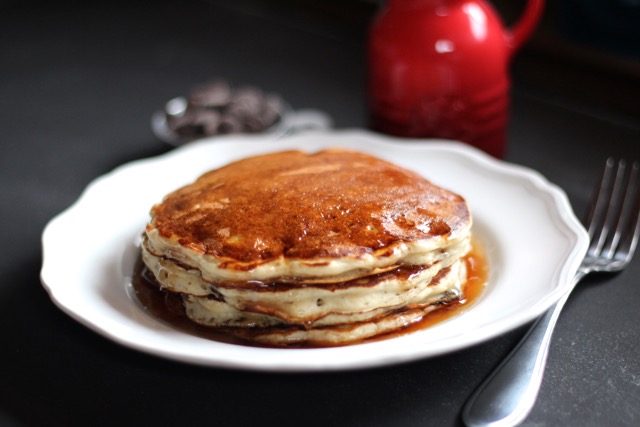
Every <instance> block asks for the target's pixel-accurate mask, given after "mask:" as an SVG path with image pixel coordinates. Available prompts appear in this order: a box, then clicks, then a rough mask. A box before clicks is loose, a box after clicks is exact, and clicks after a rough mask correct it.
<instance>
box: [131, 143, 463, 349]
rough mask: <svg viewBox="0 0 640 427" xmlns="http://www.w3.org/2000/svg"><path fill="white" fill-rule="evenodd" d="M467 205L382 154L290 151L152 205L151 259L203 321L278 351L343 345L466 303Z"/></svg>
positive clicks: (213, 174) (217, 174)
mask: <svg viewBox="0 0 640 427" xmlns="http://www.w3.org/2000/svg"><path fill="white" fill-rule="evenodd" d="M470 231H471V214H470V212H469V209H468V206H467V204H466V202H465V200H464V199H463V198H462V197H460V196H459V195H457V194H454V193H452V192H450V191H447V190H445V189H443V188H440V187H438V186H436V185H434V184H432V183H430V182H429V181H427V180H425V179H424V178H423V177H422V176H420V175H418V174H416V173H414V172H411V171H408V170H406V169H403V168H401V167H398V166H396V165H394V164H391V163H389V162H386V161H383V160H381V159H378V158H376V157H373V156H370V155H367V154H364V153H360V152H355V151H346V150H341V149H327V150H323V151H320V152H317V153H313V154H307V153H304V152H302V151H283V152H277V153H273V154H267V155H261V156H256V157H250V158H246V159H243V160H240V161H237V162H234V163H231V164H229V165H227V166H225V167H222V168H220V169H216V170H213V171H210V172H208V173H206V174H204V175H202V176H201V177H200V178H199V179H197V180H196V181H195V182H194V183H192V184H190V185H187V186H185V187H183V188H181V189H178V190H177V191H175V192H173V193H171V194H169V195H167V196H166V197H165V198H164V200H163V201H162V202H161V203H159V204H157V205H155V206H154V207H153V208H152V210H151V221H150V222H149V224H148V225H147V227H146V232H145V237H144V242H143V244H142V259H143V261H144V263H145V265H146V267H147V268H148V269H149V271H150V272H151V273H152V274H153V276H154V277H155V280H156V281H157V283H158V284H159V286H160V288H161V289H163V290H165V291H169V292H175V293H178V294H180V295H181V297H182V301H183V304H184V309H185V313H186V315H187V316H188V317H189V318H190V319H191V320H193V321H194V322H196V323H198V324H201V325H205V326H210V327H213V328H217V329H220V330H224V331H226V332H229V333H231V334H233V335H236V336H238V337H241V338H244V339H247V340H250V341H253V342H257V343H263V344H268V345H276V346H288V345H298V344H306V345H318V346H324V345H338V344H346V343H353V342H357V341H361V340H363V339H366V338H370V337H373V336H378V335H381V334H385V333H389V332H392V331H396V330H398V329H400V328H403V327H405V326H406V325H408V324H411V323H413V322H415V321H418V320H420V319H421V318H423V317H424V315H425V314H426V313H428V312H429V311H431V310H433V309H434V308H437V307H441V306H443V305H446V304H449V303H452V302H455V301H458V300H459V299H460V298H461V296H462V290H463V286H464V283H465V282H466V264H465V261H464V256H465V255H466V254H467V253H468V252H469V250H470V237H471V236H470Z"/></svg>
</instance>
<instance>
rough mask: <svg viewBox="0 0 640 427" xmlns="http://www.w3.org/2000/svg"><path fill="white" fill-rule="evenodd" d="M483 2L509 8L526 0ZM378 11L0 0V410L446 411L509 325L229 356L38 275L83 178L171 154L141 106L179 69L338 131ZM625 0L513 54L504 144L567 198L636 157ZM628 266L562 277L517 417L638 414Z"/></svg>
mask: <svg viewBox="0 0 640 427" xmlns="http://www.w3.org/2000/svg"><path fill="white" fill-rule="evenodd" d="M494 4H495V5H496V8H497V9H498V10H499V11H500V13H501V14H502V15H503V17H504V19H505V21H506V22H507V23H510V22H513V20H514V19H515V17H516V16H518V14H519V13H520V10H521V8H522V5H523V1H507V0H502V1H496V2H495V3H494ZM375 10H376V4H375V3H372V2H364V1H355V0H354V1H338V0H331V1H328V0H327V1H322V2H320V1H311V0H298V1H294V0H271V1H267V0H263V1H260V0H236V1H222V0H218V1H216V0H209V1H204V0H189V1H181V2H169V1H163V0H161V1H156V2H148V3H142V2H127V3H124V4H118V3H115V2H84V3H83V2H67V1H62V2H46V3H45V2H33V1H2V2H0V119H1V122H0V123H1V124H2V133H0V147H1V150H2V151H1V152H0V200H1V204H0V219H1V220H2V225H1V228H0V232H1V234H0V236H2V242H3V244H2V245H1V246H0V278H1V279H0V280H1V282H0V336H1V337H2V338H1V339H2V341H1V342H2V345H1V346H0V425H9V426H43V425H60V426H66V425H104V426H111V425H150V424H156V425H199V424H205V423H207V424H214V423H215V424H218V425H234V426H236V425H237V426H253V425H258V424H265V425H354V426H388V425H393V426H431V425H433V426H453V425H460V418H459V416H460V410H461V408H462V405H463V404H464V401H465V400H466V398H467V397H468V396H469V395H470V394H471V392H472V391H473V390H474V389H475V387H476V386H477V385H478V384H479V383H480V382H481V381H482V379H483V378H484V377H485V376H486V375H488V374H489V372H490V371H491V369H492V368H493V367H494V366H496V365H497V364H498V363H499V361H500V360H501V359H502V357H504V356H505V355H506V354H507V353H508V351H509V350H510V349H511V348H512V346H513V345H514V344H515V343H516V342H517V341H518V339H519V338H520V337H521V336H522V334H523V333H524V331H525V330H526V328H524V327H523V328H520V329H518V330H515V331H512V332H510V333H508V334H506V335H505V336H503V337H500V338H496V339H494V340H491V341H490V342H487V343H484V344H481V345H478V346H475V347H472V348H469V349H465V350H462V351H459V352H456V353H453V354H450V355H446V356H442V357H437V358H433V359H428V360H422V361H417V362H413V363H407V364H403V365H400V366H393V367H386V368H380V369H372V370H367V371H356V372H343V373H327V374H313V375H307V374H296V375H291V374H264V373H253V372H241V371H233V370H221V369H213V368H202V367H195V366H189V365H184V364H180V363H175V362H171V361H167V360H163V359H159V358H155V357H153V356H149V355H146V354H141V353H138V352H135V351H133V350H130V349H128V348H123V347H121V346H119V345H117V344H115V343H113V342H111V341H108V340H106V339H104V338H102V337H101V336H99V335H97V334H95V333H93V332H91V331H89V330H88V329H86V328H85V327H83V326H81V325H80V324H78V323H77V322H75V321H74V320H72V319H71V318H70V317H68V316H66V315H65V314H63V313H62V312H61V311H60V310H59V309H57V308H56V307H55V306H54V305H53V304H52V302H51V301H50V299H49V297H48V296H47V294H46V292H45V291H44V290H43V288H42V286H41V285H40V281H39V270H40V265H41V248H40V235H41V233H42V229H43V227H44V226H45V224H46V222H47V221H48V220H49V219H50V218H51V217H53V216H54V215H55V214H57V213H59V212H60V211H62V210H63V209H65V208H66V207H67V206H69V205H70V204H71V203H72V202H73V201H75V200H76V199H77V197H78V196H79V195H80V193H81V191H82V190H83V189H84V188H85V186H86V185H87V184H88V183H89V182H90V181H91V180H92V179H94V178H96V177H98V176H100V175H102V174H104V173H106V172H108V171H110V170H111V169H113V168H114V167H116V166H117V165H120V164H122V163H124V162H128V161H132V160H135V159H139V158H144V157H149V156H153V155H157V154H160V153H164V152H166V151H168V150H170V147H169V146H167V145H165V144H163V143H161V142H160V141H158V140H157V139H155V138H154V136H153V134H152V133H151V131H150V129H149V118H150V115H151V113H152V112H153V111H155V110H157V109H158V108H159V107H160V106H162V104H163V103H164V102H165V101H166V100H167V99H169V98H172V97H174V96H176V95H179V94H183V93H185V91H186V90H188V89H189V88H190V87H191V86H193V85H194V84H196V83H200V82H202V81H206V80H209V79H211V78H212V77H222V78H226V79H228V80H230V81H232V82H234V83H237V84H252V85H255V86H257V87H260V88H262V89H264V90H266V91H272V92H277V93H279V94H281V95H282V97H283V98H284V99H285V100H287V101H288V102H289V103H291V104H292V105H293V107H294V108H296V109H297V108H317V109H320V110H323V111H325V112H327V113H328V114H330V115H331V117H332V118H333V120H334V124H335V126H336V127H337V128H350V127H365V126H366V111H365V104H364V98H365V91H364V76H365V75H366V66H365V55H364V44H365V41H366V30H367V26H368V23H369V22H370V20H371V18H372V16H373V14H374V12H375ZM637 16H638V6H635V5H634V3H632V2H631V1H626V2H625V1H623V0H618V1H610V0H609V1H606V0H601V1H595V0H593V1H579V0H573V1H572V0H563V1H557V2H554V4H553V5H549V7H548V9H547V13H546V14H545V18H544V22H543V23H542V25H541V27H540V29H539V31H538V32H537V33H536V36H535V37H534V38H533V39H532V40H531V42H530V43H529V44H528V45H527V47H526V48H525V49H524V50H523V51H522V52H521V53H520V54H519V55H518V57H517V58H516V60H515V61H514V63H513V64H512V78H513V91H512V92H513V102H512V106H511V116H512V119H511V122H510V127H509V149H508V153H507V160H508V161H511V162H514V163H518V164H522V165H525V166H528V167H531V168H534V169H537V170H538V171H540V172H541V173H542V174H544V175H545V176H546V177H547V178H548V179H550V180H551V181H552V182H555V183H557V184H558V185H559V186H561V187H562V188H563V189H564V190H565V191H566V192H567V194H568V196H569V198H570V200H571V203H572V204H573V206H574V208H575V210H576V212H578V213H580V212H582V211H583V210H584V209H585V207H586V204H587V200H588V198H589V194H590V192H591V189H592V186H593V184H594V183H595V180H596V177H597V175H598V173H599V171H600V169H601V165H602V164H603V162H604V159H605V158H606V157H607V156H609V155H612V156H615V157H626V158H629V159H631V158H640V145H639V144H640V121H639V119H640V107H639V103H638V99H640V98H639V96H638V95H639V94H640V65H639V63H638V56H639V44H638V32H637V31H636V25H637V24H638V23H639V22H638V20H637V19H636V18H637ZM612 22H616V23H620V25H613V24H612ZM87 244H88V245H90V244H91V241H90V237H88V241H87ZM82 249H83V248H78V250H82ZM523 250H526V248H523ZM69 257H73V253H70V254H69ZM639 275H640V261H638V259H636V260H634V262H633V264H632V265H631V266H630V267H629V268H628V269H627V270H626V271H625V272H623V273H621V274H619V275H616V276H612V277H595V278H590V279H589V280H586V281H585V283H584V284H582V285H581V286H579V287H578V289H577V290H576V292H575V294H574V295H573V296H572V297H571V299H570V301H569V303H568V305H567V307H566V309H565V311H564V312H563V314H562V317H561V319H560V324H559V326H558V329H557V331H556V335H555V339H554V344H553V347H552V351H551V354H550V357H549V366H548V369H547V372H546V376H545V381H544V383H543V387H542V390H541V392H540V397H539V400H538V404H537V406H536V407H535V408H534V410H533V412H532V414H531V416H530V417H529V418H528V419H527V421H526V422H525V424H524V425H529V426H559V425H562V426H601V425H607V426H631V425H638V423H640V408H639V407H638V402H639V401H640V361H639V357H638V343H640V332H639V326H638V325H640V311H639V310H638V306H640V283H638V280H637V279H636V278H637V277H640V276H639Z"/></svg>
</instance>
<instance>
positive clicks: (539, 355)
mask: <svg viewBox="0 0 640 427" xmlns="http://www.w3.org/2000/svg"><path fill="white" fill-rule="evenodd" d="M574 283H575V282H574ZM569 293H570V292H567V294H566V295H565V296H564V297H562V299H561V300H560V301H558V302H557V303H556V304H555V305H554V306H553V307H551V308H550V309H549V310H548V311H547V312H546V313H545V314H543V315H542V316H541V317H540V318H539V319H538V320H536V322H535V323H534V324H533V325H532V326H531V328H530V329H529V331H527V333H526V334H525V336H524V337H523V338H522V339H521V340H520V342H519V343H518V345H516V347H515V348H514V349H513V350H511V353H509V355H508V356H507V357H506V358H505V359H504V360H503V361H502V363H500V365H499V366H498V367H497V368H496V369H495V370H494V371H493V372H492V373H491V375H489V377H488V378H487V379H486V380H484V382H483V383H482V384H481V385H480V387H479V388H478V389H477V390H476V391H475V392H474V393H473V395H472V396H471V398H470V399H469V400H468V401H467V403H466V405H465V407H464V410H463V412H462V419H463V421H464V423H465V424H466V425H467V426H469V427H481V426H485V427H488V426H491V427H507V426H515V425H518V424H519V423H520V422H522V421H524V419H525V418H526V417H527V415H529V412H531V409H532V408H533V405H534V403H535V401H536V397H537V395H538V391H539V390H540V385H541V383H542V376H543V374H544V367H545V364H546V361H547V355H548V354H549V343H550V341H551V335H552V334H553V329H554V327H555V325H556V322H557V320H558V316H559V315H560V311H562V307H563V306H564V303H565V302H566V301H567V298H568V296H569Z"/></svg>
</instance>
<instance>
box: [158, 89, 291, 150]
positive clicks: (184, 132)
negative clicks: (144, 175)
mask: <svg viewBox="0 0 640 427" xmlns="http://www.w3.org/2000/svg"><path fill="white" fill-rule="evenodd" d="M289 110H290V109H289V107H288V106H287V104H286V103H285V102H284V101H282V100H281V99H280V97H278V96H277V95H273V94H266V93H264V92H263V91H261V90H260V89H257V88H255V87H250V86H241V87H238V88H233V87H232V86H231V85H230V84H229V83H228V82H226V81H224V80H215V81H211V82H209V83H206V84H203V85H200V86H197V87H195V88H194V89H192V90H191V91H190V92H189V94H188V95H186V96H180V97H177V98H173V99H171V100H169V101H168V102H167V103H166V104H165V106H164V109H163V110H162V111H158V112H156V113H155V114H154V115H153V117H152V120H151V128H152V130H153V132H154V134H155V135H156V136H157V137H158V138H159V139H161V140H162V141H164V142H167V143H169V144H172V145H182V144H185V143H187V142H190V141H193V140H196V139H199V138H204V137H209V136H216V135H226V134H235V133H277V134H283V133H286V132H287V129H288V125H287V123H286V117H287V114H289V112H290V111H289Z"/></svg>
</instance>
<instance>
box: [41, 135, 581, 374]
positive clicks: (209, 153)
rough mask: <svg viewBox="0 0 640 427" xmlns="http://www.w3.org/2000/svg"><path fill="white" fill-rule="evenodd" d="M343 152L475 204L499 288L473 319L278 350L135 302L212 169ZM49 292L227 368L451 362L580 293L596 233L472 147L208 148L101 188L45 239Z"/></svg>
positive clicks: (556, 195)
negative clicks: (155, 242) (574, 290)
mask: <svg viewBox="0 0 640 427" xmlns="http://www.w3.org/2000/svg"><path fill="white" fill-rule="evenodd" d="M326 146H340V147H347V148H351V149H356V150H361V151H367V152H370V153H372V154H374V155H377V156H379V157H382V158H385V159H388V160H390V161H392V162H395V163H397V164H399V165H403V166H405V167H407V168H410V169H413V170H415V171H417V172H419V173H421V174H423V175H424V176H425V177H427V178H428V179H429V180H431V181H433V182H435V183H436V184H439V185H441V186H443V187H446V188H448V189H450V190H453V191H455V192H458V193H459V194H461V195H463V196H464V197H465V198H466V199H467V200H468V202H469V204H470V206H471V210H472V212H473V215H474V221H475V223H474V233H475V234H476V235H477V236H479V237H480V239H481V240H482V242H483V244H484V246H485V248H486V249H487V253H488V257H489V262H490V269H491V273H490V277H489V283H488V285H487V289H486V290H485V292H484V293H483V295H482V296H481V297H480V298H479V299H478V300H477V302H476V304H475V305H474V306H473V307H472V308H470V309H469V310H467V311H466V312H465V313H463V314H461V315H459V316H457V317H454V318H451V319H449V320H446V321H444V322H442V323H440V324H438V325H435V326H433V327H431V328H428V329H425V330H422V331H418V332H415V333H412V334H408V335H405V336H401V337H398V338H393V339H389V340H384V341H379V342H372V343H366V344H358V345H352V346H346V347H337V348H323V349H268V348H253V347H245V346H240V345H234V344H225V343H219V342H215V341H211V340H206V339H204V338H199V337H196V336H192V335H189V334H187V333H184V332H180V331H178V330H176V329H174V328H172V327H171V326H170V325H168V324H165V323H163V322H162V321H160V320H157V319H155V318H152V317H151V316H150V315H148V314H147V313H145V312H144V311H143V310H142V309H141V307H140V305H139V304H137V302H136V301H135V298H134V297H133V296H132V293H131V274H132V270H133V265H134V261H135V259H136V257H137V253H138V247H137V242H138V239H139V236H140V234H141V232H142V230H143V228H144V226H145V224H146V221H147V220H148V212H149V208H150V207H151V205H152V204H153V203H156V202H158V201H159V200H161V198H162V197H163V196H164V195H165V194H166V193H168V192H169V191H171V190H173V189H175V188H177V187H179V186H182V185H184V184H187V183H189V182H191V181H192V180H194V179H195V178H196V177H198V176H199V175H200V174H201V173H203V172H204V171H206V170H209V169H212V168H215V167H218V166H221V165H224V164H226V163H228V162H230V161H233V160H236V159H239V158H242V157H246V156H249V155H254V154H258V153H264V152H269V151H276V150H283V149H291V148H301V149H304V150H309V151H315V150H318V149H320V148H322V147H326ZM42 242H43V250H44V262H43V267H42V272H41V278H42V282H43V284H44V287H45V288H46V289H47V291H48V292H49V294H50V296H51V298H52V299H53V301H54V302H55V303H56V304H57V305H58V306H59V307H60V308H61V309H62V310H64V311H65V312H66V313H68V314H69V315H70V316H72V317H73V318H75V319H77V320H78V321H80V322H81V323H83V324H84V325H86V326H88V327H89V328H91V329H93V330H95V331H97V332H99V333H101V334H103V335H105V336H106V337H108V338H110V339H112V340H113V341H116V342H118V343H120V344H123V345H126V346H129V347H132V348H134V349H138V350H141V351H145V352H148V353H152V354H155V355H158V356H162V357H167V358H170V359H174V360H180V361H184V362H188V363H195V364H201V365H208V366H217V367H233V368H242V369H255V370H271V371H319V370H338V369H354V368H364V367H372V366H380V365H388V364H393V363H399V362H404V361H409V360H414V359H418V358H424V357H430V356H435V355H441V354H444V353H447V352H451V351H454V350H458V349H462V348H465V347H468V346H471V345H473V344H476V343H479V342H482V341H485V340H487V339H490V338H492V337H496V336H498V335H500V334H502V333H504V332H506V331H509V330H511V329H513V328H516V327H518V326H521V325H523V324H524V323H526V322H527V321H530V320H532V319H534V318H535V317H536V316H538V315H540V314H541V313H543V312H544V311H545V310H546V309H547V308H548V307H550V306H551V305H552V304H553V303H554V302H555V301H557V300H558V299H559V298H560V297H561V296H562V295H563V294H564V293H565V292H566V291H567V290H568V288H569V284H570V280H571V278H572V276H573V274H574V273H575V271H576V269H577V267H578V265H579V263H580V261H581V260H582V257H583V256H584V253H585V251H586V247H587V242H588V238H587V235H586V232H585V231H584V229H583V228H582V226H581V225H580V223H579V222H578V221H577V219H576V218H575V216H574V214H573V212H572V210H571V207H570V205H569V202H568V200H567V197H566V195H565V194H564V193H563V192H562V191H561V190H560V189H559V188H557V187H556V186H555V185H553V184H551V183H549V182H548V181H547V180H546V179H545V178H543V177H542V176H541V175H540V174H539V173H537V172H535V171H532V170H529V169H526V168H524V167H520V166H515V165H511V164H507V163H504V162H501V161H498V160H495V159H493V158H490V157H489V156H487V155H485V154H483V153H482V152H480V151H477V150H475V149H472V148H469V147H468V146H466V145H463V144H460V143H455V142H449V141H435V140H421V141H418V140H416V141H406V140H396V139H392V138H387V137H382V136H379V135H376V134H372V133H368V132H364V131H343V132H329V133H305V134H299V135H295V136H291V137H286V138H282V139H280V140H277V141H273V140H272V139H271V140H269V141H265V140H264V139H261V137H258V136H234V137H228V138H217V139H214V140H203V141H200V142H196V143H193V144H190V145H187V146H184V147H182V148H179V149H176V150H174V151H172V152H170V153H168V154H166V155H163V156H160V157H156V158H151V159H147V160H141V161H136V162H133V163H130V164H126V165H124V166H121V167H119V168H117V169H115V170H114V171H113V172H111V173H109V174H107V175H105V176H103V177H101V178H98V179H96V180H95V181H94V182H93V183H91V184H90V185H89V186H88V188H87V189H86V190H85V192H84V194H83V195H82V196H81V197H80V199H79V200H78V201H77V202H76V203H75V204H74V205H72V206H71V207H70V208H69V209H67V210H66V211H64V212H62V213H61V214H60V215H58V216H57V217H56V218H54V219H53V220H52V221H51V222H50V223H49V224H48V225H47V227H46V229H45V230H44V233H43V236H42Z"/></svg>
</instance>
